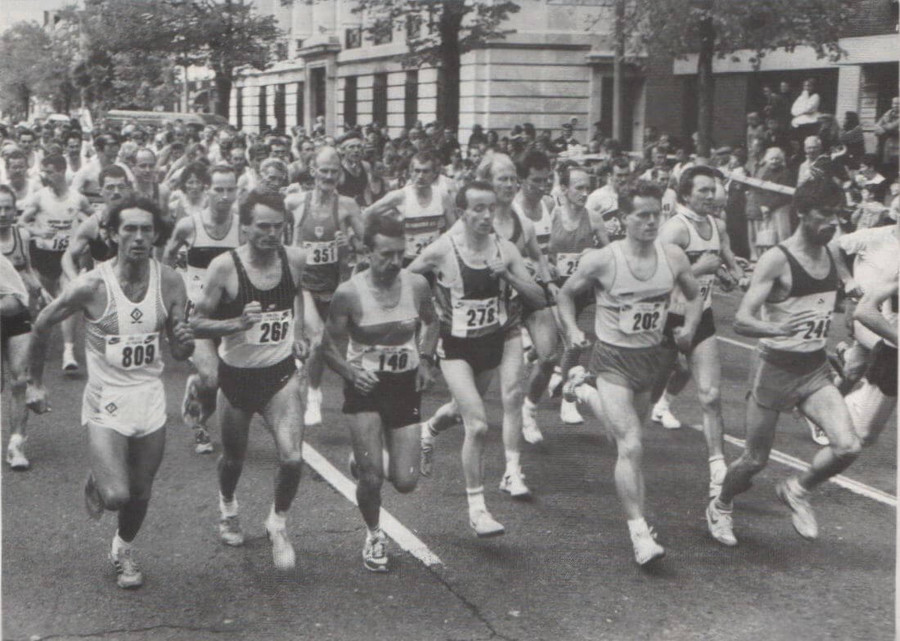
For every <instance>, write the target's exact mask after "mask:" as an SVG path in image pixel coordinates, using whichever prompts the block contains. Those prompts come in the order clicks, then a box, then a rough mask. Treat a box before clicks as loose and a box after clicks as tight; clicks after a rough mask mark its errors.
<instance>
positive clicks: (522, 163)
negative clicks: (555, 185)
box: [516, 149, 551, 180]
mask: <svg viewBox="0 0 900 641" xmlns="http://www.w3.org/2000/svg"><path fill="white" fill-rule="evenodd" d="M533 169H534V170H537V171H543V170H544V169H551V165H550V158H548V157H547V154H545V153H544V152H543V151H538V150H537V149H532V150H531V151H529V152H527V153H526V154H525V155H524V156H522V158H521V159H519V162H518V163H516V171H518V172H519V178H520V179H521V180H525V179H526V178H528V176H529V174H531V171H532V170H533Z"/></svg>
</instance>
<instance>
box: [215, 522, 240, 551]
mask: <svg viewBox="0 0 900 641" xmlns="http://www.w3.org/2000/svg"><path fill="white" fill-rule="evenodd" d="M219 540H220V541H222V543H224V544H225V545H230V546H231V547H239V546H241V545H243V544H244V531H243V530H242V529H241V519H240V517H238V515H237V514H235V515H233V516H223V517H222V518H220V519H219Z"/></svg>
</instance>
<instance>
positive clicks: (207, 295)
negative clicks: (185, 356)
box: [191, 253, 262, 338]
mask: <svg viewBox="0 0 900 641" xmlns="http://www.w3.org/2000/svg"><path fill="white" fill-rule="evenodd" d="M231 277H236V273H235V266H234V261H233V260H232V258H231V255H230V254H229V253H225V254H221V255H220V256H217V257H216V258H214V259H213V261H212V262H211V263H210V265H209V270H208V271H207V272H206V283H205V284H204V287H203V297H202V298H201V299H200V300H199V301H198V302H197V307H196V310H195V313H194V314H192V315H191V328H192V329H193V330H194V335H195V336H196V337H197V338H217V337H220V336H228V335H230V334H236V333H237V332H240V331H242V330H245V329H248V328H250V327H251V326H252V325H253V323H254V322H256V321H257V320H259V316H260V314H261V313H262V307H261V305H260V304H259V302H256V301H254V302H252V303H248V304H247V305H245V306H244V311H243V313H242V314H241V315H240V316H236V317H234V318H227V319H224V320H214V319H212V318H211V316H212V314H213V312H214V311H215V309H216V307H218V306H219V302H220V301H221V300H222V296H223V295H224V294H225V293H226V287H227V284H228V281H229V279H230V278H231ZM254 305H255V307H254Z"/></svg>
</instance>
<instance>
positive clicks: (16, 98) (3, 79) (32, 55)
mask: <svg viewBox="0 0 900 641" xmlns="http://www.w3.org/2000/svg"><path fill="white" fill-rule="evenodd" d="M61 55H62V54H61V53H60V52H59V51H54V43H53V41H52V39H51V37H50V35H49V34H48V33H47V32H46V31H45V30H44V29H43V28H41V26H40V25H38V23H36V22H18V23H16V24H14V25H13V26H12V27H10V28H9V29H7V30H6V31H4V32H3V34H2V36H0V109H2V110H3V111H4V112H7V113H9V114H11V115H13V116H15V117H17V118H21V119H27V118H28V117H29V116H30V115H31V114H30V109H31V101H32V99H35V98H41V99H52V98H54V97H55V96H57V95H58V94H60V93H62V92H65V91H66V82H67V75H66V72H65V67H62V68H60V67H59V66H58V60H59V59H60V57H61Z"/></svg>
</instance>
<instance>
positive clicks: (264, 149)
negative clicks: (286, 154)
mask: <svg viewBox="0 0 900 641" xmlns="http://www.w3.org/2000/svg"><path fill="white" fill-rule="evenodd" d="M270 151H271V150H270V149H269V145H267V144H266V143H264V142H255V143H253V144H252V145H251V146H250V149H249V150H247V155H248V156H249V157H250V160H254V159H256V158H259V159H260V160H262V159H264V158H265V157H266V156H268V155H269V152H270Z"/></svg>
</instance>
